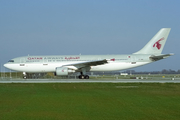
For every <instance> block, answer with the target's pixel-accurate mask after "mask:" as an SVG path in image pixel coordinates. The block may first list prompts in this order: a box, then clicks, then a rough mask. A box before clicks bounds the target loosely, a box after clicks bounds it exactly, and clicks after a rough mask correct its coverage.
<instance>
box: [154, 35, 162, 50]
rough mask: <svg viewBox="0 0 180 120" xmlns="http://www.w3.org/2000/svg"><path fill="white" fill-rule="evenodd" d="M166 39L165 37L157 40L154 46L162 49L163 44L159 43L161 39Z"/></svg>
mask: <svg viewBox="0 0 180 120" xmlns="http://www.w3.org/2000/svg"><path fill="white" fill-rule="evenodd" d="M162 40H164V37H163V38H161V39H160V40H158V41H157V42H155V43H154V45H153V47H157V49H158V50H159V49H161V44H160V43H159V42H160V41H162Z"/></svg>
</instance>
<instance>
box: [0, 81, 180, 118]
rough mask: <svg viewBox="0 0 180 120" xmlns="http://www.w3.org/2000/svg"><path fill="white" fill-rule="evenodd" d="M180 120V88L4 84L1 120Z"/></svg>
mask: <svg viewBox="0 0 180 120" xmlns="http://www.w3.org/2000/svg"><path fill="white" fill-rule="evenodd" d="M11 119H13V120H39V119H42V120H54V119H55V120H56V119H57V120H76V119H77V120H119V119H122V120H124V119H127V120H129V119H133V120H135V119H137V120H142V119H143V120H161V119H162V120H170V119H172V120H179V119H180V84H170V83H167V84H160V83H152V84H147V83H70V84H62V83H60V84H57V83H51V84H48V83H45V84H0V120H11Z"/></svg>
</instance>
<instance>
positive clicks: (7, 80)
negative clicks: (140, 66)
mask: <svg viewBox="0 0 180 120" xmlns="http://www.w3.org/2000/svg"><path fill="white" fill-rule="evenodd" d="M0 83H180V79H174V80H167V79H166V80H147V79H107V80H96V79H0Z"/></svg>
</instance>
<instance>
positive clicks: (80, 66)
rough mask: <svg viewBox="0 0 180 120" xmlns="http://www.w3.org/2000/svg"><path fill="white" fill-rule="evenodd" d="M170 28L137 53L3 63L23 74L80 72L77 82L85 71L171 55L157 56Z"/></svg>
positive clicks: (111, 68)
mask: <svg viewBox="0 0 180 120" xmlns="http://www.w3.org/2000/svg"><path fill="white" fill-rule="evenodd" d="M170 30H171V28H162V29H160V30H159V32H158V33H157V34H156V35H155V36H154V37H153V38H152V39H151V40H150V41H149V42H148V43H147V44H146V45H145V46H144V47H143V48H142V49H141V50H139V51H137V52H135V53H133V54H124V55H49V56H43V55H42V56H29V55H28V56H24V57H18V58H14V59H11V60H9V61H8V63H6V64H4V66H5V67H6V68H8V69H11V70H14V71H20V72H23V74H24V78H26V72H27V73H46V72H53V73H54V74H55V75H57V76H68V75H69V74H72V73H75V72H80V75H79V76H78V78H79V79H89V76H88V75H87V74H86V72H91V71H92V72H95V71H120V70H125V69H130V68H134V67H138V66H142V65H146V64H149V63H152V62H155V61H158V60H161V59H164V58H167V57H169V56H172V55H174V54H161V53H162V50H163V48H164V45H165V43H166V40H167V38H168V35H169V32H170Z"/></svg>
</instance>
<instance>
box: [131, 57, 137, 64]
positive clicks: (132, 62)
mask: <svg viewBox="0 0 180 120" xmlns="http://www.w3.org/2000/svg"><path fill="white" fill-rule="evenodd" d="M131 64H136V57H135V56H131Z"/></svg>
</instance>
